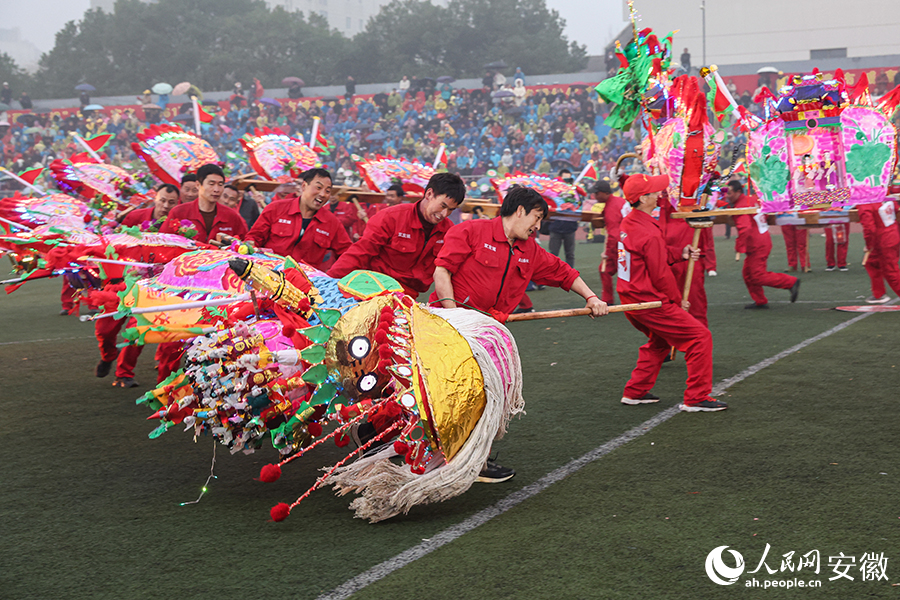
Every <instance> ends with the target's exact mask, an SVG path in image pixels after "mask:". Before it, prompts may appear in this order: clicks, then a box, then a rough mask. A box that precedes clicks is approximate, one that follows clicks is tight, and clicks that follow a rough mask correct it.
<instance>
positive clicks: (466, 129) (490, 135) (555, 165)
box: [0, 74, 635, 178]
mask: <svg viewBox="0 0 900 600" xmlns="http://www.w3.org/2000/svg"><path fill="white" fill-rule="evenodd" d="M517 75H518V74H517ZM524 82H525V80H524V76H522V77H515V78H513V79H512V85H511V86H510V85H508V84H502V85H501V86H500V87H499V88H496V87H492V88H483V89H475V90H465V89H458V88H454V87H453V86H451V85H449V84H441V85H437V86H433V87H432V88H427V87H426V88H425V89H422V87H424V86H419V89H416V87H410V88H409V89H407V90H395V91H393V92H391V93H390V94H386V93H384V94H376V95H374V96H359V95H357V96H351V95H349V94H348V95H347V96H343V97H340V98H327V99H325V101H323V102H312V103H309V108H304V107H303V106H302V105H303V104H304V103H303V102H300V103H292V104H295V105H296V109H294V108H291V105H290V104H288V103H282V104H280V105H278V106H275V105H274V104H266V103H255V102H253V101H251V102H246V101H241V100H243V98H242V97H240V96H237V97H235V96H233V97H232V101H231V102H230V103H228V104H227V105H226V106H224V107H219V106H213V107H212V109H213V110H215V111H216V116H215V120H214V121H213V122H212V123H210V124H204V125H203V127H202V132H203V137H204V138H205V139H207V141H209V142H210V144H212V146H213V147H214V148H215V149H216V151H217V152H218V154H219V156H220V157H221V158H222V160H223V161H225V162H226V164H227V165H228V166H229V167H230V168H231V170H232V172H237V171H240V172H246V171H247V170H249V168H248V167H247V166H246V164H242V163H243V162H244V161H245V160H246V158H245V156H244V153H243V151H242V150H241V149H240V145H239V142H238V140H239V139H240V138H241V137H242V136H243V135H245V134H246V133H248V132H252V131H253V130H254V129H255V128H258V127H259V128H261V127H273V128H280V129H281V130H282V131H285V132H286V133H289V134H292V135H296V134H302V135H303V136H304V139H307V140H308V139H309V135H310V132H311V128H312V123H313V118H314V117H319V118H320V131H321V132H322V133H323V134H324V136H325V137H326V139H327V140H328V142H329V143H330V144H333V148H332V150H331V153H330V154H329V155H322V158H323V161H324V163H325V166H326V167H328V168H330V169H332V170H333V171H334V172H335V173H337V174H338V177H340V176H341V174H344V176H345V177H349V178H352V177H353V176H354V175H353V172H354V169H353V167H352V157H353V156H354V155H356V156H362V157H365V156H367V155H375V154H382V155H392V156H405V157H408V158H413V159H418V160H421V161H423V162H426V163H429V164H430V163H431V162H432V161H433V160H434V157H435V153H436V152H437V151H438V149H439V147H440V146H441V144H445V145H446V154H447V158H448V165H447V167H448V169H449V170H451V171H454V172H457V173H460V174H462V175H464V176H471V177H473V178H477V177H479V176H483V175H485V174H486V173H488V172H489V171H496V173H498V174H500V175H502V174H503V173H506V172H512V171H517V170H521V171H538V172H541V173H550V172H554V173H555V172H556V171H557V170H558V169H559V168H561V167H567V168H570V169H572V170H575V169H580V168H581V167H583V166H584V165H586V164H587V161H588V160H590V159H593V160H594V161H595V162H596V164H597V168H598V170H608V169H609V168H610V167H612V166H613V165H614V164H615V161H616V159H617V158H618V157H619V156H620V155H621V154H622V153H623V152H628V151H631V150H633V149H634V146H635V135H634V133H632V132H627V133H624V134H622V133H620V132H616V131H610V130H609V128H608V127H606V126H604V125H603V119H604V117H605V116H606V114H605V113H606V112H607V111H608V108H609V107H608V105H604V104H600V103H598V101H597V96H596V94H595V93H594V92H593V91H592V90H591V89H590V87H589V86H569V87H566V86H561V87H532V88H526V87H525V86H524ZM188 106H189V105H188ZM205 108H206V106H205ZM110 112H111V114H108V115H107V114H103V113H99V112H92V111H87V110H82V111H81V112H80V113H76V114H74V115H71V116H69V117H65V118H63V117H60V116H59V115H54V116H51V115H50V114H47V113H43V114H42V113H34V114H31V115H24V116H23V115H21V114H19V115H16V118H15V119H14V120H13V122H12V123H8V122H6V121H3V122H0V145H2V157H0V164H2V165H3V166H4V167H5V168H8V169H9V170H11V171H15V172H18V171H21V170H24V169H27V168H31V167H34V166H37V165H47V164H49V163H50V162H52V160H53V159H55V158H68V157H69V156H71V154H73V153H76V152H81V151H82V150H81V148H80V147H79V146H78V145H77V144H76V143H75V141H74V139H73V138H72V136H71V135H69V133H70V132H73V131H74V132H78V133H79V134H80V135H81V136H83V137H90V136H92V135H96V134H99V133H104V132H109V133H113V134H114V135H115V137H114V139H113V141H112V143H110V144H109V145H108V146H107V147H106V148H105V149H104V153H105V154H106V155H107V157H108V160H109V161H110V162H111V163H113V164H119V165H121V164H123V163H131V162H134V161H137V160H138V159H137V158H136V156H135V154H134V152H133V151H132V149H131V143H132V142H134V141H136V136H135V134H136V133H137V132H138V131H140V130H141V129H143V128H144V127H146V126H147V124H148V123H147V122H145V121H142V120H141V119H139V118H138V115H140V114H141V111H135V110H133V109H128V108H125V109H122V110H113V111H110ZM211 112H212V111H211ZM147 114H148V115H152V116H156V115H158V114H159V111H156V112H150V111H148V113H147ZM189 116H190V113H189V112H184V114H183V115H181V116H180V117H178V118H177V119H176V120H178V121H181V122H182V123H184V124H185V126H187V127H190V126H191V125H192V122H191V121H190V120H185V119H189ZM153 120H156V119H155V118H154V119H153ZM576 172H577V171H576ZM491 174H493V173H491Z"/></svg>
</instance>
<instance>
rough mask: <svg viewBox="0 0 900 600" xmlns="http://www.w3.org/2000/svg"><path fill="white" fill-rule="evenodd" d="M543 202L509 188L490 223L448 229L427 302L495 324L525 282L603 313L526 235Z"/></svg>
mask: <svg viewBox="0 0 900 600" xmlns="http://www.w3.org/2000/svg"><path fill="white" fill-rule="evenodd" d="M548 212H549V209H548V207H547V202H546V201H545V200H544V199H543V198H542V197H541V195H540V194H539V193H537V192H536V191H535V190H532V189H529V188H525V187H518V186H514V187H513V188H511V189H510V190H509V191H508V193H507V194H506V197H505V198H504V199H503V204H502V205H501V207H500V216H499V217H497V218H494V219H472V220H469V221H466V222H464V223H460V224H459V225H457V226H455V227H453V229H451V230H450V231H449V232H448V233H447V237H446V238H445V241H444V247H443V248H442V249H441V252H440V254H439V255H438V258H437V260H436V261H435V265H436V266H435V271H434V287H435V291H434V293H433V294H432V295H431V298H430V300H431V302H433V303H434V302H440V304H441V306H443V307H444V308H457V306H460V307H464V308H471V309H475V310H479V311H482V312H485V313H489V314H491V315H494V316H495V318H498V319H499V320H501V321H505V320H506V316H507V315H508V314H509V313H511V312H512V311H513V310H515V308H516V306H517V305H518V304H519V300H520V299H521V298H522V295H523V294H524V293H525V288H526V287H527V286H528V282H529V281H534V282H535V283H540V284H543V285H553V286H556V287H561V288H562V289H564V290H566V291H568V290H573V291H574V292H575V293H577V294H579V295H580V296H581V297H583V298H584V299H585V300H586V302H587V304H586V306H587V308H589V309H591V317H595V316H601V315H605V314H607V313H608V312H609V308H608V307H607V305H606V303H605V302H602V301H601V300H600V299H599V298H597V295H596V294H595V293H594V292H592V291H591V288H589V287H588V285H587V284H586V283H585V282H584V280H582V279H581V277H579V275H578V271H576V270H575V269H573V268H572V267H570V266H569V265H567V264H566V263H565V262H563V261H562V260H560V259H559V258H558V257H557V256H554V255H553V254H550V253H549V252H547V251H546V250H544V249H543V248H541V247H540V246H539V245H538V244H537V242H535V241H534V238H533V237H532V234H534V232H536V231H538V230H539V229H540V227H541V220H542V219H546V218H547V214H548ZM515 474H516V472H515V471H514V470H513V469H510V468H507V467H502V466H500V465H497V464H495V463H494V462H493V461H490V460H489V461H488V463H487V464H486V465H485V467H484V468H483V469H482V471H481V473H480V475H479V477H478V480H479V481H481V482H483V483H498V482H500V481H506V480H507V479H510V478H511V477H513V476H514V475H515Z"/></svg>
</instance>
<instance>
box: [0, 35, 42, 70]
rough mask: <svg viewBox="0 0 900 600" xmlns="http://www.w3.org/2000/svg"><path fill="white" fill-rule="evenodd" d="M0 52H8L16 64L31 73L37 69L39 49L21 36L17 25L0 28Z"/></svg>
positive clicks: (39, 55)
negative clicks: (10, 27) (9, 27)
mask: <svg viewBox="0 0 900 600" xmlns="http://www.w3.org/2000/svg"><path fill="white" fill-rule="evenodd" d="M0 52H3V53H6V54H9V55H10V57H12V59H13V60H14V61H16V64H17V65H19V66H20V67H22V68H23V69H25V70H26V71H28V72H29V73H33V72H34V71H37V68H38V61H40V60H41V51H40V50H38V47H37V46H35V45H34V44H32V43H31V42H29V41H28V40H26V39H24V38H23V37H22V32H21V31H20V30H19V28H18V27H14V28H12V29H0Z"/></svg>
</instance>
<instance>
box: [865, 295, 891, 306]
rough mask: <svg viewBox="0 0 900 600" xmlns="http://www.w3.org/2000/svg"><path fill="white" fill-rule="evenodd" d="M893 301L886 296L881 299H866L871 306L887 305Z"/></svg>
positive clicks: (871, 297)
mask: <svg viewBox="0 0 900 600" xmlns="http://www.w3.org/2000/svg"><path fill="white" fill-rule="evenodd" d="M890 301H891V297H890V296H888V295H887V294H885V295H884V296H882V297H881V298H876V297H875V296H869V297H868V298H866V302H868V303H869V304H885V303H887V302H890Z"/></svg>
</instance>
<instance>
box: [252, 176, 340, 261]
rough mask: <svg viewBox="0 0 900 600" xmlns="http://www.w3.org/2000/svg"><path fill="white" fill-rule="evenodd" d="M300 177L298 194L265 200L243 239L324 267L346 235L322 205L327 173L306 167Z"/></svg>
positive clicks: (328, 183) (326, 194)
mask: <svg viewBox="0 0 900 600" xmlns="http://www.w3.org/2000/svg"><path fill="white" fill-rule="evenodd" d="M300 178H301V184H300V197H299V198H298V197H297V196H289V197H287V198H285V199H283V200H278V201H276V202H272V203H271V204H269V205H268V206H267V207H266V208H265V210H263V211H262V214H260V215H259V219H257V220H256V223H254V224H253V227H252V228H251V229H250V233H248V234H247V241H248V242H251V243H253V244H255V245H256V246H257V247H260V248H268V249H270V250H271V251H272V252H274V253H275V254H281V255H282V256H291V257H293V258H294V259H295V260H297V261H302V262H305V263H306V264H308V265H310V266H312V267H316V268H317V269H321V270H322V271H326V270H328V268H329V267H330V266H331V265H332V264H334V261H335V260H336V259H337V258H338V257H339V256H340V255H341V254H343V253H344V252H345V251H346V250H347V248H349V247H350V244H351V242H350V237H349V236H348V235H347V231H346V229H344V226H343V224H341V222H340V220H338V218H337V217H336V216H335V215H334V214H332V213H331V211H330V210H329V209H328V207H327V206H326V205H327V204H328V200H329V198H331V174H330V173H329V172H328V171H326V170H325V169H310V170H308V171H305V172H304V173H303V174H302V175H301V176H300Z"/></svg>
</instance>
